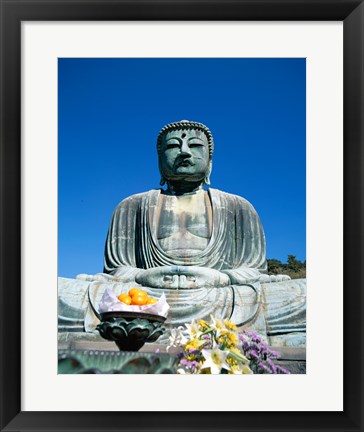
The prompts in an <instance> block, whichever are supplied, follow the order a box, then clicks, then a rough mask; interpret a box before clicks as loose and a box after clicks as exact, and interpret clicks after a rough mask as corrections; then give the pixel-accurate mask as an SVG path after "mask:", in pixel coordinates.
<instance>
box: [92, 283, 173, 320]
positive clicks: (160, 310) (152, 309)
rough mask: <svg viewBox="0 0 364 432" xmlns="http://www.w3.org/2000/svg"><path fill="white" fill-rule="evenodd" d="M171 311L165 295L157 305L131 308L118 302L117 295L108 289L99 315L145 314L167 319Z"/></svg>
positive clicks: (100, 306)
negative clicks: (112, 313)
mask: <svg viewBox="0 0 364 432" xmlns="http://www.w3.org/2000/svg"><path fill="white" fill-rule="evenodd" d="M168 311H169V305H168V303H167V300H166V296H165V295H164V293H163V294H162V295H161V297H160V298H159V299H158V302H157V303H155V304H150V305H144V306H131V305H126V304H125V303H123V302H121V301H119V300H118V298H117V297H116V295H115V293H114V292H113V291H112V290H111V289H109V288H106V290H105V291H104V294H103V296H102V298H101V300H100V303H99V313H104V312H144V313H149V314H153V315H160V316H162V317H164V318H166V317H167V314H168Z"/></svg>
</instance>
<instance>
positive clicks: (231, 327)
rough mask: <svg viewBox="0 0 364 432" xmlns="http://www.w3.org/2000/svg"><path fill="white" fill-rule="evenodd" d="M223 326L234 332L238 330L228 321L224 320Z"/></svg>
mask: <svg viewBox="0 0 364 432" xmlns="http://www.w3.org/2000/svg"><path fill="white" fill-rule="evenodd" d="M224 324H225V327H226V328H227V329H229V330H235V331H236V330H237V329H238V328H237V327H236V325H235V324H234V323H233V322H232V321H230V320H229V319H226V320H225V321H224Z"/></svg>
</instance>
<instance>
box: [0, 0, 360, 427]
mask: <svg viewBox="0 0 364 432" xmlns="http://www.w3.org/2000/svg"><path fill="white" fill-rule="evenodd" d="M0 4H1V9H0V12H1V89H0V95H1V117H0V121H1V123H0V132H1V147H0V149H1V155H0V163H1V168H0V176H1V177H0V178H1V195H0V199H1V201H0V203H1V206H0V210H1V216H0V227H1V229H0V238H1V247H0V266H1V267H0V278H1V291H0V293H1V300H0V307H1V313H0V325H1V327H0V328H1V333H0V343H1V345H0V361H1V363H0V373H1V376H0V379H1V382H0V397H1V400H0V409H1V416H0V429H1V431H38V430H39V431H40V430H43V431H75V430H79V431H91V430H92V431H116V430H124V431H173V430H175V431H184V430H186V431H190V432H192V431H197V430H199V431H230V430H231V431H233V430H234V431H238V430H239V431H240V430H241V431H250V430H251V431H257V430H260V431H261V430H272V431H273V430H277V431H278V430H279V431H281V430H292V431H294V430H297V431H298V430H300V431H306V430H307V431H319V430H335V431H362V430H363V420H362V415H361V408H362V404H363V375H364V374H363V319H362V315H361V312H363V267H364V266H363V204H364V203H363V148H364V147H363V144H364V140H363V133H364V129H363V119H364V110H363V105H364V70H363V69H364V55H363V54H364V52H363V47H364V38H363V35H364V5H363V1H358V0H354V1H352V0H317V1H306V0H256V1H251V0H193V1H192V0H190V1H188V0H164V1H157V0H68V1H59V0H42V1H35V0H23V1H17V0H0ZM109 20H110V21H119V20H139V21H141V20H172V21H173V20H192V21H197V20H202V21H205V20H213V21H215V20H225V21H229V20H231V21H237V20H244V21H248V20H254V21H266V20H268V21H275V20H278V21H286V20H287V21H288V20H289V21H343V25H344V287H345V289H344V411H343V412H264V413H263V412H148V413H144V414H143V413H138V415H135V413H132V412H131V413H127V412H104V411H102V412H26V411H21V331H20V330H21V322H20V314H19V311H20V308H21V271H20V269H21V29H20V27H21V22H22V21H109ZM330 348H332V349H328V350H327V356H328V358H327V359H323V360H324V361H329V360H330V359H329V356H330V355H331V353H332V352H335V347H330ZM335 379H336V377H335V376H333V380H335ZM298 391H299V389H298ZM313 391H314V389H313ZM239 392H241V393H240V395H241V397H249V395H244V391H243V389H237V395H238V394H239ZM197 393H198V389H196V396H197ZM151 396H153V395H151ZM97 397H99V398H100V403H102V401H103V397H102V395H99V396H97ZM109 397H113V396H112V395H109ZM262 397H269V395H267V396H265V395H264V394H263V393H262ZM161 403H162V404H163V396H162V397H161ZM257 403H258V401H257ZM282 409H284V407H282ZM282 411H284V410H282Z"/></svg>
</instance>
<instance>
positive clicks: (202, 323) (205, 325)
mask: <svg viewBox="0 0 364 432" xmlns="http://www.w3.org/2000/svg"><path fill="white" fill-rule="evenodd" d="M198 325H199V326H200V330H206V329H208V328H209V325H208V323H207V322H206V321H205V320H200V321H199V322H198Z"/></svg>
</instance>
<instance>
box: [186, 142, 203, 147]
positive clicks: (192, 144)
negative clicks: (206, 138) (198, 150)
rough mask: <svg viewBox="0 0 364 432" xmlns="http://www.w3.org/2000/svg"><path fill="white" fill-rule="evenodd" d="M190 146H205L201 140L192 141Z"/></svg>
mask: <svg viewBox="0 0 364 432" xmlns="http://www.w3.org/2000/svg"><path fill="white" fill-rule="evenodd" d="M189 146H190V147H203V144H202V143H201V142H190V143H189Z"/></svg>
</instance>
